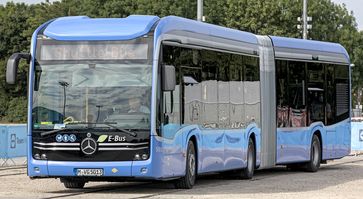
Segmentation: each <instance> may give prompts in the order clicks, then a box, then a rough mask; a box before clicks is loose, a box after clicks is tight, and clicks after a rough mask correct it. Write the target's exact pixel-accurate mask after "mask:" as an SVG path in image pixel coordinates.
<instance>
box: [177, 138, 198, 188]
mask: <svg viewBox="0 0 363 199" xmlns="http://www.w3.org/2000/svg"><path fill="white" fill-rule="evenodd" d="M195 154H196V153H195V147H194V143H193V142H192V141H189V142H188V149H187V160H186V167H185V176H184V177H182V178H180V179H179V180H177V181H176V182H175V188H177V189H191V188H193V186H194V184H195V179H196V177H197V164H196V161H197V160H196V155H195Z"/></svg>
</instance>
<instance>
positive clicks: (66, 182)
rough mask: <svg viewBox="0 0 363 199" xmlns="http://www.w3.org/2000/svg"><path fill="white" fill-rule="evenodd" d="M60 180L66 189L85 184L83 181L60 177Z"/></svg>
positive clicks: (77, 187) (78, 187) (80, 186)
mask: <svg viewBox="0 0 363 199" xmlns="http://www.w3.org/2000/svg"><path fill="white" fill-rule="evenodd" d="M61 182H62V183H63V184H64V187H65V188H67V189H82V188H83V187H84V185H85V184H86V182H85V181H79V180H77V181H73V180H71V179H66V178H61Z"/></svg>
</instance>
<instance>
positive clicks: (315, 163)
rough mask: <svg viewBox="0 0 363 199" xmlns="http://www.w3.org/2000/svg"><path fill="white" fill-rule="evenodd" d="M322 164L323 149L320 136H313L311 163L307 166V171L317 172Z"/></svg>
mask: <svg viewBox="0 0 363 199" xmlns="http://www.w3.org/2000/svg"><path fill="white" fill-rule="evenodd" d="M320 162H321V147H320V140H319V138H318V136H316V135H314V136H313V141H312V142H311V149H310V161H309V162H308V163H307V164H306V171H309V172H316V171H318V169H319V167H320Z"/></svg>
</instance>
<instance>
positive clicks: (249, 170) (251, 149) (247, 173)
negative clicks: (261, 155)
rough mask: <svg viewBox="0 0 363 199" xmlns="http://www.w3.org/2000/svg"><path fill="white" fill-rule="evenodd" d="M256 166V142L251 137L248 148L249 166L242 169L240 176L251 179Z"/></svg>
mask: <svg viewBox="0 0 363 199" xmlns="http://www.w3.org/2000/svg"><path fill="white" fill-rule="evenodd" d="M255 166H256V153H255V144H254V143H253V141H252V139H251V138H250V139H249V141H248V149H247V167H246V168H244V169H242V171H241V173H240V177H241V178H242V179H251V178H252V177H253V174H254V171H255Z"/></svg>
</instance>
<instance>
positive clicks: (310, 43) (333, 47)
mask: <svg viewBox="0 0 363 199" xmlns="http://www.w3.org/2000/svg"><path fill="white" fill-rule="evenodd" d="M270 38H271V40H272V43H273V45H274V47H277V48H288V49H299V50H307V51H319V52H326V53H337V54H343V55H344V56H345V57H346V58H347V62H348V63H349V62H350V59H349V55H348V52H347V51H346V50H345V48H344V47H343V46H342V45H340V44H337V43H330V42H322V41H314V40H303V39H296V38H287V37H276V36H270Z"/></svg>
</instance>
